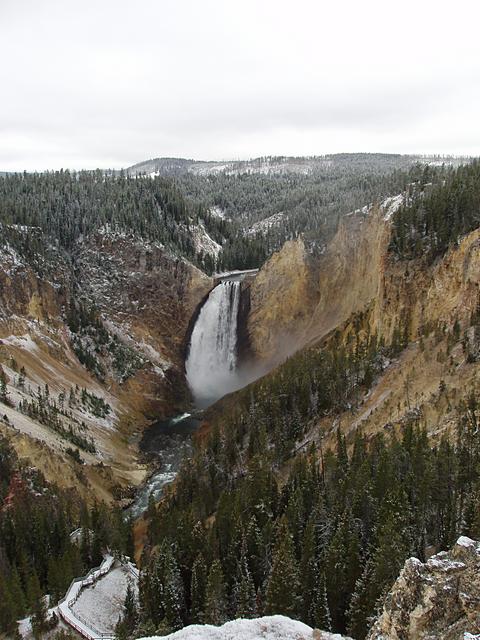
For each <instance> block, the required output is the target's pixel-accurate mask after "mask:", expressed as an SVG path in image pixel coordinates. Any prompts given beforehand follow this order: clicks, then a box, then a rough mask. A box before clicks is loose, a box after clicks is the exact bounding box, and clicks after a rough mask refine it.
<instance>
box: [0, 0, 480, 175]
mask: <svg viewBox="0 0 480 640" xmlns="http://www.w3.org/2000/svg"><path fill="white" fill-rule="evenodd" d="M479 19H480V7H479V6H478V4H477V3H475V2H473V0H459V2H458V3H457V4H456V5H455V9H454V10H452V7H451V5H450V4H449V3H447V2H446V0H443V1H440V2H434V0H425V1H424V2H422V3H420V4H419V3H418V2H416V1H415V0H405V2H404V3H403V5H402V7H401V10H398V11H394V10H392V8H390V7H386V6H385V3H384V2H382V1H381V0H366V2H364V3H361V4H359V3H356V2H353V0H346V1H345V2H344V3H342V4H341V5H338V6H337V5H323V4H320V3H317V2H315V1H314V0H298V2H297V3H296V4H295V6H294V7H292V5H291V3H289V2H287V0H277V1H275V2H274V0H264V1H263V2H261V3H259V2H256V0H245V1H244V2H243V3H242V5H241V6H240V5H238V4H237V3H233V2H222V1H221V0H205V2H203V3H201V4H199V3H197V2H195V1H194V0H176V1H175V2H174V1H173V0H163V2H161V3H158V2H155V0H143V2H142V3H141V4H140V5H139V6H138V7H135V10H132V6H131V4H130V3H129V2H127V0H104V2H102V3H100V4H99V3H96V2H95V1H94V0H85V1H84V2H83V3H82V4H81V5H79V4H78V3H76V2H73V0H63V1H60V0H44V2H42V3H38V2H34V0H3V2H2V3H1V4H0V54H1V55H2V58H3V59H4V60H5V61H8V63H5V64H4V65H2V67H1V68H0V82H1V86H2V89H3V96H4V99H3V100H2V101H1V103H0V137H1V140H2V144H1V145H0V168H1V169H2V171H6V172H9V171H23V170H26V171H35V170H36V171H45V170H49V169H59V168H61V167H69V168H74V167H75V168H79V167H81V168H85V169H94V168H97V167H109V168H112V169H118V168H122V167H123V168H125V167H129V166H131V165H133V164H135V163H138V162H140V161H142V158H155V157H159V156H160V157H162V156H163V157H186V156H193V157H194V158H209V159H210V160H211V161H214V160H215V161H225V158H237V159H240V160H246V159H249V158H252V157H259V156H263V155H265V154H267V155H273V156H278V155H282V154H285V155H287V156H297V157H298V156H311V155H316V154H321V155H325V154H333V153H341V152H342V151H343V150H344V149H362V150H364V152H367V153H368V152H374V151H376V152H380V153H394V154H398V153H399V154H408V155H410V154H414V155H424V154H427V155H433V154H448V155H457V156H458V155H460V156H478V155H480V128H479V127H478V113H479V111H480V55H479V53H480V43H479V40H478V34H477V25H478V22H479Z"/></svg>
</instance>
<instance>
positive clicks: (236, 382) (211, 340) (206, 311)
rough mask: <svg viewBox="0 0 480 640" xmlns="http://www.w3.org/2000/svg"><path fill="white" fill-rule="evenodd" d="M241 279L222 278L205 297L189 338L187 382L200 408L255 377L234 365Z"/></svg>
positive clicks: (186, 367)
mask: <svg viewBox="0 0 480 640" xmlns="http://www.w3.org/2000/svg"><path fill="white" fill-rule="evenodd" d="M240 293H241V282H240V281H238V280H236V281H235V280H224V281H223V282H221V283H220V284H218V285H217V286H216V287H215V288H214V289H213V290H212V291H211V292H210V295H209V296H208V299H207V300H206V302H205V304H204V305H203V307H202V308H201V310H200V313H199V315H198V318H197V321H196V323H195V326H194V328H193V331H192V335H191V338H190V349H189V353H188V358H187V361H186V363H185V370H186V374H187V382H188V385H189V387H190V389H191V391H192V394H193V396H194V398H195V402H196V404H197V406H198V407H199V408H205V407H208V406H209V405H211V404H213V403H214V402H215V401H216V400H218V399H219V398H221V397H222V396H224V395H226V394H227V393H231V392H232V391H236V390H237V389H240V388H241V387H243V386H245V385H246V384H248V383H249V382H251V381H252V380H254V379H255V377H257V376H255V375H254V376H251V375H249V374H248V373H247V372H246V371H242V370H239V369H238V367H237V364H238V363H237V325H238V310H239V305H240Z"/></svg>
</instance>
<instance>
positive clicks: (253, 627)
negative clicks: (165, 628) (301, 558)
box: [143, 616, 341, 640]
mask: <svg viewBox="0 0 480 640" xmlns="http://www.w3.org/2000/svg"><path fill="white" fill-rule="evenodd" d="M312 634H313V629H312V628H311V627H309V626H308V625H306V624H303V622H298V621H297V620H291V619H290V618H287V617H285V616H265V617H263V618H256V619H254V620H243V619H239V620H232V621H231V622H227V623H226V624H224V625H223V626H221V627H214V626H212V625H208V624H205V625H199V624H194V625H190V626H188V627H185V628H184V629H181V630H180V631H176V632H175V633H171V634H169V635H167V636H162V638H163V640H307V639H308V640H311V638H312ZM325 638H326V640H337V639H340V638H341V636H339V635H337V634H331V635H328V636H325ZM143 640H160V638H159V637H158V636H151V637H150V638H148V639H147V638H145V639H143Z"/></svg>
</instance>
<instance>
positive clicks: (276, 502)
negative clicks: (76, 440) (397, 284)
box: [141, 332, 480, 639]
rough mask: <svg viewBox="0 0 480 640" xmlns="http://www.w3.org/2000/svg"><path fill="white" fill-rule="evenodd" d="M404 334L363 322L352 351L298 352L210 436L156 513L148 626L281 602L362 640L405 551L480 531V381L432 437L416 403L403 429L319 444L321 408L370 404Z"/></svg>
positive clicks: (271, 609)
mask: <svg viewBox="0 0 480 640" xmlns="http://www.w3.org/2000/svg"><path fill="white" fill-rule="evenodd" d="M398 335H399V341H398V342H397V343H396V344H394V345H392V347H390V348H389V349H386V348H385V347H382V346H379V343H378V340H377V338H376V336H370V337H368V338H367V339H365V340H362V339H359V336H358V335H357V334H356V333H355V332H353V333H352V334H351V338H350V341H349V345H348V346H347V347H345V348H343V347H342V346H341V345H339V344H338V343H337V342H336V341H335V340H334V339H333V340H332V341H331V342H330V343H329V344H328V345H327V346H326V347H324V348H323V349H313V350H307V351H306V352H304V353H302V354H299V355H297V356H294V357H293V358H291V359H290V360H289V361H288V362H287V363H286V364H285V365H284V366H283V367H280V368H279V369H278V371H277V372H275V373H274V374H273V376H272V375H271V376H269V377H267V378H265V379H264V380H263V381H261V382H258V383H256V384H255V385H253V387H252V388H251V389H250V391H249V393H248V394H247V393H246V392H245V393H244V394H243V397H244V403H243V405H242V404H240V407H242V406H243V407H244V408H243V409H240V411H239V412H238V413H237V414H235V415H233V416H230V417H224V418H223V419H222V420H221V421H220V422H218V421H217V422H215V424H214V426H213V428H212V430H211V432H210V434H209V435H208V437H207V438H206V440H198V441H197V447H196V451H195V454H194V457H193V459H192V460H191V461H189V462H188V463H186V464H185V466H184V468H183V469H182V471H181V474H180V476H179V480H178V483H177V485H176V488H175V493H174V494H173V495H172V496H170V497H168V499H166V500H165V501H164V502H163V503H162V505H161V507H160V509H159V510H158V512H154V511H153V512H151V513H150V517H151V521H150V529H149V536H150V538H149V539H150V541H151V545H152V547H154V548H155V551H154V552H153V553H152V555H151V557H150V560H149V563H148V565H147V567H146V570H145V572H144V573H143V578H142V581H141V602H142V603H143V608H142V612H143V627H142V633H144V634H146V633H147V632H150V631H152V630H153V629H157V630H159V629H160V630H161V631H166V630H169V631H171V630H174V629H176V628H179V627H180V626H182V625H184V624H188V623H195V622H197V623H198V622H208V623H213V624H220V623H222V622H224V621H225V620H227V619H230V618H233V617H254V616H258V615H262V614H274V613H281V614H285V615H288V616H291V617H293V618H296V619H300V620H302V621H304V622H306V623H307V624H310V625H312V626H316V627H319V628H323V629H327V630H330V629H333V630H335V631H337V632H345V631H348V632H349V634H351V635H352V636H353V637H355V638H358V639H360V638H363V637H364V636H365V634H366V631H367V629H368V628H369V622H370V619H371V617H372V616H373V615H374V614H375V612H376V607H377V606H378V603H379V602H381V598H382V596H384V595H385V593H386V591H388V589H389V588H390V586H391V584H392V583H393V581H394V580H395V578H396V576H397V574H398V571H399V570H400V568H401V567H402V566H403V563H404V561H405V559H406V558H407V557H409V556H410V555H416V556H417V557H419V558H421V559H423V558H424V557H425V552H426V549H427V548H428V547H429V546H432V547H434V548H435V549H445V548H448V547H449V546H450V545H451V544H452V543H453V542H454V540H455V539H456V537H457V536H458V535H459V534H461V533H464V534H466V535H470V536H472V537H475V536H479V535H480V521H479V520H478V508H479V506H480V505H479V502H478V495H479V493H478V491H479V489H480V486H479V475H478V464H479V462H480V447H479V444H478V439H477V437H476V429H477V423H478V403H477V399H476V392H475V390H474V389H472V391H471V393H470V395H469V398H468V402H467V403H466V404H460V405H459V406H458V407H457V410H458V412H457V423H456V427H455V432H454V433H451V434H449V436H448V435H447V434H445V436H444V437H442V439H441V440H440V442H439V443H438V446H436V447H434V448H432V447H431V445H430V443H429V439H428V434H427V432H426V430H425V425H424V424H423V422H422V420H421V417H420V415H419V414H417V413H415V412H412V413H411V415H410V417H409V419H408V420H406V421H405V422H404V424H403V428H402V431H401V435H399V436H397V435H396V434H395V432H394V431H391V432H390V433H388V432H387V434H386V435H382V434H380V435H377V436H375V437H373V438H372V437H366V436H365V435H364V434H363V433H362V431H361V430H360V429H359V430H357V432H356V433H355V435H354V439H353V442H351V443H350V445H349V447H348V448H347V442H346V440H345V437H344V436H342V435H340V432H337V444H336V446H335V447H334V448H333V449H332V448H325V449H323V448H322V446H321V445H320V448H317V447H315V446H314V445H313V444H312V445H310V444H309V442H308V438H307V439H306V440H305V434H306V432H308V430H309V429H310V428H311V425H312V423H314V422H315V421H316V420H318V418H319V416H334V415H335V414H337V413H338V412H340V411H342V410H344V409H345V407H347V406H349V407H352V406H355V404H356V403H358V402H359V401H360V398H361V397H362V395H363V394H364V393H365V391H366V390H368V388H369V387H370V385H371V384H372V382H373V380H374V378H375V376H377V375H378V373H379V372H381V369H382V366H383V364H382V363H384V362H385V358H387V357H392V356H393V355H395V353H397V354H398V353H399V352H401V350H402V349H403V347H404V346H405V343H404V342H402V340H403V339H402V338H401V336H400V333H399V334H398ZM299 443H300V444H299ZM302 443H303V444H302ZM292 456H293V458H292ZM157 545H160V546H159V547H158V546H157ZM170 584H173V585H174V589H173V590H172V592H171V591H170V590H169V587H168V585H170ZM159 585H163V587H164V589H165V590H162V588H159Z"/></svg>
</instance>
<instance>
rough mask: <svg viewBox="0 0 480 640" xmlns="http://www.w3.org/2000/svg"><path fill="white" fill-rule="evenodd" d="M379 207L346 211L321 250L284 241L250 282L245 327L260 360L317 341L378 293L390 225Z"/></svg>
mask: <svg viewBox="0 0 480 640" xmlns="http://www.w3.org/2000/svg"><path fill="white" fill-rule="evenodd" d="M384 216H385V211H384V209H383V208H382V207H372V208H371V209H368V210H366V211H362V212H356V213H355V214H352V215H350V216H345V217H344V218H343V219H342V220H341V222H340V224H339V228H338V230H337V233H336V234H335V236H334V238H333V239H332V241H331V242H330V243H329V244H328V245H327V246H326V247H325V248H324V250H323V252H322V253H321V255H311V254H310V253H309V252H308V250H307V248H306V246H305V243H304V242H303V240H302V239H301V238H298V239H297V240H292V241H290V242H286V243H285V245H284V246H283V247H282V249H281V250H280V251H279V252H277V253H275V254H273V256H272V257H271V258H270V259H269V260H268V261H267V262H266V263H265V264H264V265H263V267H262V268H261V269H260V271H259V273H258V275H257V276H256V278H255V280H254V282H253V283H252V286H251V310H250V315H249V318H248V332H249V336H250V343H251V346H252V349H253V352H254V353H255V355H256V356H257V358H259V359H260V360H265V361H268V360H273V361H280V360H282V359H283V358H284V357H285V355H290V353H293V352H295V351H296V350H298V349H301V348H302V347H303V346H305V345H308V344H312V343H314V342H317V341H318V340H320V339H321V338H323V337H324V336H325V335H326V334H327V333H328V332H329V331H331V330H332V329H334V328H335V327H337V326H338V325H340V324H341V323H343V322H345V320H347V319H348V318H349V317H350V316H351V315H352V313H354V312H356V311H360V310H363V309H366V308H367V307H368V305H369V304H370V302H371V301H372V300H374V299H377V298H378V297H379V295H380V292H381V283H382V275H383V260H384V257H385V254H386V251H387V248H388V241H389V233H390V225H389V223H388V222H387V221H386V220H385V217H384Z"/></svg>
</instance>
